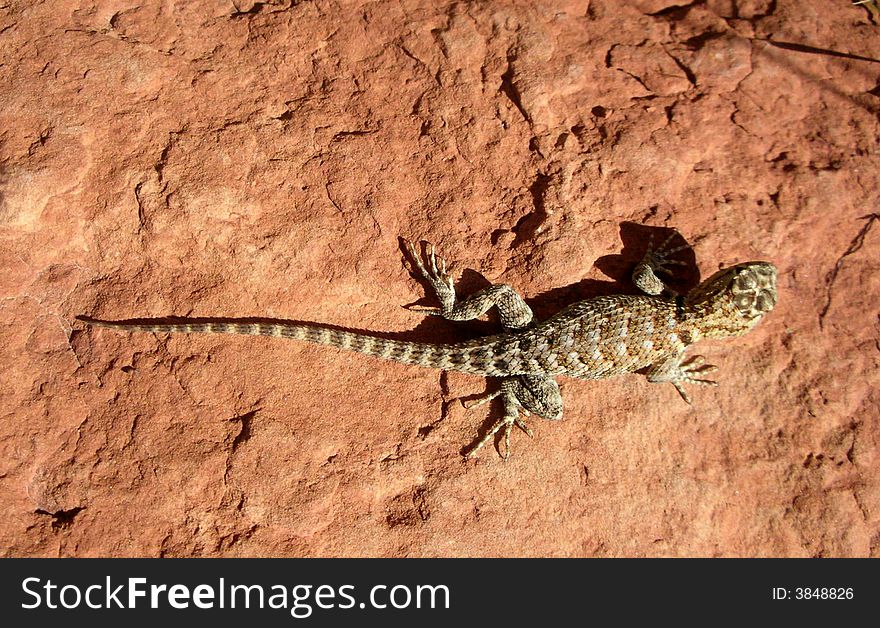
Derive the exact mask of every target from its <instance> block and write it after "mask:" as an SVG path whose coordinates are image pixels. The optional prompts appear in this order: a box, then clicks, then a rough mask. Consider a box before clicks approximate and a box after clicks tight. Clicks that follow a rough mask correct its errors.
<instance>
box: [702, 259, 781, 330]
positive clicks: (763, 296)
mask: <svg viewBox="0 0 880 628" xmlns="http://www.w3.org/2000/svg"><path fill="white" fill-rule="evenodd" d="M776 299H777V293H776V267H775V266H774V265H773V264H770V263H768V262H744V263H742V264H737V265H735V266H731V267H730V268H725V269H723V270H720V271H718V272H717V273H715V274H714V275H712V276H711V277H709V278H708V279H706V280H705V281H704V282H702V283H701V284H700V285H699V286H697V287H696V288H694V289H693V290H692V291H691V292H690V293H689V294H688V295H687V299H686V302H687V303H688V304H689V305H690V306H692V307H693V308H694V309H695V310H696V311H697V313H698V317H697V320H698V321H699V327H700V331H701V332H702V335H703V336H705V337H709V338H713V337H714V338H723V337H727V336H741V335H742V334H744V333H746V332H747V331H749V330H750V329H751V328H752V327H754V326H755V325H757V324H758V321H759V320H761V318H762V317H763V316H764V315H765V314H766V313H767V312H769V311H770V310H772V309H773V307H774V306H775V305H776Z"/></svg>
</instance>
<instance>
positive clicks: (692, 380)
mask: <svg viewBox="0 0 880 628" xmlns="http://www.w3.org/2000/svg"><path fill="white" fill-rule="evenodd" d="M717 370H718V367H717V366H715V365H714V364H706V360H705V358H704V357H703V356H701V355H695V356H694V357H692V358H690V359H689V360H684V352H681V353H677V354H675V355H673V356H671V357H669V358H667V359H666V360H665V361H663V362H660V363H658V364H655V365H654V366H652V367H651V368H650V369H649V370H648V373H647V375H648V381H649V382H670V383H671V384H672V385H673V386H675V389H676V390H677V391H678V394H679V395H681V398H682V399H684V401H685V403H690V402H691V398H690V397H689V396H688V394H687V391H685V389H684V387H683V386H682V384H685V383H687V384H701V385H703V386H717V385H718V382H716V381H713V380H711V379H704V377H703V376H704V375H707V374H709V373H712V372H714V371H717Z"/></svg>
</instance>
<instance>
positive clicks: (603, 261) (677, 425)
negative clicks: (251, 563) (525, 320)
mask: <svg viewBox="0 0 880 628" xmlns="http://www.w3.org/2000/svg"><path fill="white" fill-rule="evenodd" d="M535 5H539V6H538V7H537V8H536V6H535ZM869 15H870V14H869V13H868V12H867V11H866V10H865V9H864V8H861V7H854V6H851V5H850V2H849V0H836V1H833V2H831V1H829V2H821V3H808V2H802V1H800V0H777V1H769V0H763V1H762V0H752V1H748V0H744V1H737V0H708V1H706V2H688V1H687V0H678V1H666V2H663V1H650V0H644V1H642V0H639V1H633V2H611V1H610V0H593V1H591V2H584V1H580V2H573V1H572V2H565V1H557V2H541V3H529V2H480V3H476V2H474V3H467V2H455V3H440V2H427V1H404V2H402V3H398V2H390V1H387V0H379V1H378V2H365V3H358V2H343V3H333V2H326V1H324V0H317V1H315V2H308V1H304V2H291V1H290V0H288V1H278V2H249V1H247V0H237V1H232V2H161V3H160V2H145V1H144V0H130V1H127V2H126V1H114V2H109V1H100V0H99V1H96V2H72V1H59V2H45V3H33V2H24V1H13V2H7V3H4V4H3V6H2V7H0V58H2V64H0V104H2V106H0V159H2V161H0V194H2V200H0V202H2V206H0V239H2V246H0V265H2V266H0V268H2V274H0V299H2V300H0V322H2V324H0V340H2V343H3V347H4V350H3V352H2V355H0V388H2V391H3V393H2V397H0V417H2V421H0V503H2V504H3V516H2V520H0V548H2V554H4V555H11V556H59V555H60V556H71V555H73V556H130V555H134V556H213V555H227V556H340V555H342V556H475V555H479V556H483V555H486V556H502V555H503V556H685V555H687V556H877V555H878V554H880V484H878V482H880V480H878V475H880V474H878V470H880V460H878V457H880V419H878V415H880V411H878V407H880V386H878V384H880V375H878V373H880V369H878V361H880V341H878V338H880V317H878V311H880V296H878V295H880V272H878V271H880V254H878V250H880V247H878V245H880V221H878V220H877V218H878V212H880V202H878V200H880V199H878V189H880V168H878V159H877V142H878V138H880V124H878V111H880V98H878V97H880V87H878V86H880V81H878V75H880V65H878V63H877V58H878V57H880V52H878V51H880V29H878V26H877V25H876V24H874V23H872V22H871V18H870V17H869ZM633 225H641V226H644V227H641V226H640V227H636V226H633ZM660 227H663V228H665V227H674V228H676V229H678V230H679V231H680V232H681V233H682V234H683V235H684V236H685V237H686V239H687V240H688V241H689V242H690V243H691V244H693V245H694V247H695V257H692V258H691V259H695V260H696V265H697V267H698V268H699V270H700V271H701V273H702V274H703V275H706V274H707V273H710V272H712V271H714V270H715V269H716V268H717V267H718V266H719V265H728V264H731V263H734V262H738V261H745V260H749V259H767V260H771V261H773V262H775V263H776V264H777V265H778V267H779V271H780V301H779V306H778V307H777V309H776V310H775V311H774V312H773V313H772V315H771V316H769V317H768V318H767V319H766V320H765V321H763V322H762V323H761V325H760V326H759V327H758V328H757V329H756V330H755V331H754V332H752V333H751V334H749V335H748V336H746V337H743V338H741V339H737V340H732V341H726V342H715V343H706V344H705V345H704V346H702V347H701V351H700V352H701V353H704V354H706V355H707V356H708V357H709V358H710V359H711V361H713V362H715V363H717V364H719V365H720V367H721V371H720V373H719V378H720V380H721V386H719V387H718V388H717V389H698V390H694V391H693V393H694V394H693V396H694V399H695V403H694V405H693V406H690V407H689V406H686V405H685V404H684V403H682V402H681V401H680V400H679V398H678V396H677V394H676V392H675V390H674V389H673V388H672V386H668V385H652V384H649V383H648V382H647V381H645V379H644V378H643V377H639V376H628V377H622V378H618V379H615V380H608V381H600V382H582V381H576V380H563V381H562V382H561V385H562V391H563V395H564V398H565V403H566V411H565V420H564V421H562V422H561V423H556V424H554V423H549V422H542V421H538V422H534V423H533V428H534V430H535V439H534V440H533V441H528V439H527V438H525V437H524V436H523V435H522V434H520V433H517V434H514V438H513V456H512V457H511V459H510V460H509V461H508V462H506V463H505V462H503V461H502V460H500V459H499V458H498V456H497V455H495V454H494V452H492V451H491V450H489V449H488V448H487V450H485V451H483V452H482V453H481V455H480V456H479V457H478V458H477V459H476V460H464V459H463V458H462V457H461V455H460V451H461V449H462V447H463V446H465V445H466V444H468V443H469V442H471V441H472V439H473V438H474V437H475V436H476V434H477V433H478V432H479V430H480V429H485V426H486V425H487V420H488V419H487V416H488V415H487V409H486V407H485V406H483V407H481V408H480V409H479V410H473V411H470V412H467V411H465V410H464V409H463V408H462V407H461V405H460V404H459V403H458V401H457V399H458V398H460V397H466V396H469V395H474V394H476V393H479V392H481V391H482V390H483V389H484V383H483V381H482V380H480V379H479V378H475V377H470V376H466V375H460V374H441V373H439V372H436V371H429V370H421V369H417V368H413V367H407V366H402V365H398V364H393V363H383V362H379V361H375V360H371V359H369V358H366V357H362V356H357V355H352V354H345V353H341V352H338V351H334V350H330V349H327V348H321V347H313V346H304V345H300V344H297V343H291V342H283V341H278V340H274V339H265V338H249V337H229V336H173V337H168V336H163V335H158V336H157V335H152V334H124V333H117V332H114V331H112V330H89V331H85V330H83V329H82V327H81V325H79V324H72V323H73V317H74V316H75V315H77V314H89V315H94V316H100V317H106V318H127V317H137V316H168V315H182V316H187V315H189V316H228V317H242V316H243V317H246V316H265V317H272V318H281V319H300V320H313V321H322V322H327V323H332V324H336V325H341V326H346V327H354V328H362V329H371V330H379V331H399V332H400V335H399V337H404V338H407V337H408V338H412V337H418V338H424V339H438V340H454V339H460V338H466V337H471V336H472V335H473V334H475V333H484V332H485V331H486V330H487V327H486V325H485V324H483V325H479V324H478V325H468V324H461V325H458V324H452V323H447V322H445V321H442V320H429V321H423V320H422V318H421V317H419V316H418V315H416V314H414V313H412V312H410V311H407V310H404V309H402V308H401V307H399V305H401V304H406V303H411V302H413V301H416V300H419V299H421V298H422V296H423V295H424V293H425V288H424V286H422V285H421V284H419V283H418V282H417V281H415V280H414V279H413V278H412V277H410V276H409V275H408V274H407V273H406V272H405V271H404V270H403V268H402V264H401V260H402V254H401V248H400V244H399V241H398V236H399V235H404V236H414V237H424V238H425V239H426V240H429V241H431V242H434V243H436V244H437V245H438V246H439V247H440V248H441V249H442V251H443V252H444V253H445V254H446V255H447V257H448V258H449V259H450V260H455V261H456V262H457V268H458V270H462V269H466V268H469V269H473V270H474V271H478V272H479V273H480V274H482V275H483V277H485V279H486V280H488V281H493V282H494V281H505V282H509V283H511V284H513V285H515V286H516V287H517V288H518V289H519V290H520V291H521V292H522V293H523V294H524V295H526V297H528V298H529V299H530V300H531V301H532V302H533V303H534V306H535V309H536V311H538V312H539V313H540V314H541V315H542V316H546V315H548V314H550V313H552V312H554V311H556V310H557V309H559V308H561V307H563V306H564V305H566V304H568V303H571V302H574V301H576V300H578V299H581V298H586V297H588V296H593V295H595V294H600V293H606V292H612V291H617V290H630V291H631V290H632V288H630V287H629V286H627V285H626V273H627V268H628V265H629V264H632V263H634V262H635V260H636V259H637V258H638V257H639V255H640V253H641V251H642V250H643V248H644V246H645V241H644V239H645V237H646V236H647V235H648V234H650V233H652V232H654V233H658V234H659V233H660V231H659V230H658V229H652V228H660ZM597 260H599V263H598V264H596V263H595V262H596V261H597ZM482 281H483V280H482V279H480V278H479V276H478V275H477V274H476V273H474V272H465V274H464V278H463V281H462V285H463V286H464V287H465V288H466V289H468V288H471V289H472V288H473V287H475V286H476V287H479V286H480V285H481V282H482ZM423 302H427V300H425V301H423ZM412 330H415V331H412ZM481 426H482V428H481Z"/></svg>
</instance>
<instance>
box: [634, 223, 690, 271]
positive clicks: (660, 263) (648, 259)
mask: <svg viewBox="0 0 880 628" xmlns="http://www.w3.org/2000/svg"><path fill="white" fill-rule="evenodd" d="M677 235H678V232H677V231H673V232H672V233H670V234H669V236H668V237H667V238H666V239H665V240H663V242H662V243H661V244H660V246H658V247H657V248H656V249H655V248H654V236H653V235H652V236H651V238H650V239H649V240H648V251H647V252H646V253H645V257H644V258H643V259H642V264H645V265H647V266H649V267H650V268H651V269H652V270H653V271H654V272H655V273H658V272H659V273H665V274H667V275H671V274H672V271H671V270H669V268H667V266H673V265H676V266H684V265H685V263H684V262H683V261H681V260H677V259H669V256H670V255H672V254H673V253H678V252H679V251H682V250H684V249H686V248H688V245H687V244H686V243H685V244H680V245H678V246H676V247H673V248H669V242H670V241H671V240H672V239H673V238H674V237H675V236H677Z"/></svg>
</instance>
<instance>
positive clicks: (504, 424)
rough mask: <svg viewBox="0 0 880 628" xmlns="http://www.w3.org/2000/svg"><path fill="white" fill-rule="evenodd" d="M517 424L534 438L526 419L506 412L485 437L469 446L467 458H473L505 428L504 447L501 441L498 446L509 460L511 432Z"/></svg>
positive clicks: (500, 453) (465, 452) (502, 455)
mask: <svg viewBox="0 0 880 628" xmlns="http://www.w3.org/2000/svg"><path fill="white" fill-rule="evenodd" d="M514 425H515V426H517V427H518V428H519V429H521V430H522V431H523V432H525V433H526V434H527V435H528V437H529V438H532V437H533V436H534V434H533V433H532V429H531V428H530V427H529V426H528V425H526V423H525V421H523V420H522V419H520V418H519V416H518V413H517V414H505V415H504V416H503V417H502V418H500V419H498V420H497V421H496V422H495V424H494V425H493V426H492V429H490V430H489V431H488V432H486V433H485V434H484V435H483V437H482V438H481V439H480V440H479V441H477V442H476V443H474V444H473V445H472V446H471V447H468V448H467V449H466V450H465V451H464V456H465V458H473V457H474V455H475V454H476V453H477V452H478V451H479V450H480V449H481V448H482V447H483V445H485V444H486V443H488V442H489V440H490V439H491V438H492V437H493V436H495V434H497V433H498V432H500V431H501V430H504V449H503V450H502V448H501V446H500V443H499V446H498V454H499V455H500V456H501V457H502V458H503V459H504V460H508V459H509V458H510V432H511V430H513V426H514Z"/></svg>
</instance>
